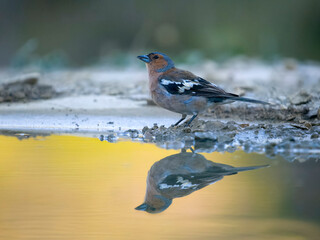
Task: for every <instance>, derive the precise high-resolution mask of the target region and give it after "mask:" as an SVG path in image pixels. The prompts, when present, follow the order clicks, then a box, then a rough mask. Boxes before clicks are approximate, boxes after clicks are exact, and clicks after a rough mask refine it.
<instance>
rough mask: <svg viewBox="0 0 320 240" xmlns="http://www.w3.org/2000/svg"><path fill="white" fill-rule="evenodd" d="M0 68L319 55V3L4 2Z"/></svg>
mask: <svg viewBox="0 0 320 240" xmlns="http://www.w3.org/2000/svg"><path fill="white" fill-rule="evenodd" d="M0 30H1V34H0V52H1V54H0V66H25V65H27V64H29V63H30V62H37V61H41V64H42V65H44V66H46V64H48V65H50V64H54V65H56V66H83V65H88V64H89V65H91V64H95V63H99V62H100V63H101V62H108V61H113V62H114V63H116V62H117V61H119V62H121V59H123V58H124V56H128V55H131V54H132V55H133V54H141V53H148V52H150V51H155V50H157V51H161V52H165V53H167V54H169V55H171V56H174V57H175V58H176V59H178V60H180V61H183V59H186V58H187V57H186V56H190V55H192V56H194V55H195V56H197V57H199V58H212V59H215V60H219V59H226V58H229V57H232V56H235V55H246V56H249V57H259V58H260V57H261V58H264V59H274V58H277V57H292V58H297V59H300V60H310V59H311V60H320V1H319V0H269V1H265V0H219V1H218V0H216V1H213V0H202V1H195V0H175V1H173V0H162V1H147V0H126V1H119V0H105V1H103V0H54V1H53V0H1V1H0Z"/></svg>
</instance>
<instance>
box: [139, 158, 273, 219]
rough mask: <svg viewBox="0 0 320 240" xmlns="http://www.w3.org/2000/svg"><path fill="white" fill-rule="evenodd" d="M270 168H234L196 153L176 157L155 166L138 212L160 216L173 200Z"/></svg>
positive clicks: (151, 169) (150, 172) (148, 178)
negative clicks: (230, 178)
mask: <svg viewBox="0 0 320 240" xmlns="http://www.w3.org/2000/svg"><path fill="white" fill-rule="evenodd" d="M267 166H268V165H264V166H251V167H232V166H229V165H226V164H220V163H214V162H212V161H208V160H207V159H206V158H205V157H204V156H203V155H201V154H197V153H189V152H181V153H179V154H174V155H171V156H168V157H165V158H163V159H161V160H160V161H158V162H156V163H154V164H153V165H152V167H151V168H150V170H149V173H148V177H147V190H146V195H145V200H144V203H143V204H141V205H140V206H138V207H136V208H135V209H136V210H141V211H146V212H148V213H160V212H162V211H164V210H166V209H167V208H168V207H169V206H170V205H171V203H172V200H173V199H174V198H178V197H184V196H187V195H189V194H191V193H193V192H195V191H197V190H200V189H201V188H204V187H206V186H208V185H210V184H212V183H214V182H217V181H219V180H221V179H222V178H223V177H224V176H226V175H233V174H237V173H238V172H242V171H247V170H254V169H258V168H263V167H267Z"/></svg>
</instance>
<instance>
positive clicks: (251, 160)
mask: <svg viewBox="0 0 320 240" xmlns="http://www.w3.org/2000/svg"><path fill="white" fill-rule="evenodd" d="M0 149H1V150H0V238H1V239H117V238H121V239H168V238H172V239H174V238H180V239H195V238H199V237H201V238H203V239H212V238H217V239H235V238H238V239H239V238H241V239H280V238H279V237H281V239H316V238H315V236H319V235H320V234H319V233H320V232H319V230H318V228H317V226H316V225H313V224H312V223H307V222H301V221H298V220H293V219H284V218H280V217H279V215H278V212H279V206H280V202H281V201H282V198H283V194H284V193H283V192H284V189H283V187H282V186H281V184H279V183H277V180H276V178H273V177H272V173H273V169H272V168H268V169H262V170H256V171H250V172H243V173H239V174H237V175H234V176H227V177H225V178H224V179H223V180H221V181H219V182H217V183H215V184H213V185H211V186H208V187H206V188H204V189H202V190H200V191H197V192H195V193H193V194H191V195H189V196H187V197H184V198H177V199H174V200H173V204H172V205H171V206H170V207H169V208H168V209H167V210H166V211H165V212H163V213H160V214H157V215H154V214H148V213H145V212H141V211H136V210H134V208H135V207H136V206H138V205H140V204H141V203H142V202H143V200H144V194H145V189H146V177H147V174H148V171H149V169H150V167H151V166H152V165H153V163H154V162H156V161H159V160H160V159H162V158H164V157H167V156H169V155H172V154H175V153H178V151H174V150H170V151H168V150H164V149H160V148H158V147H156V146H154V145H151V144H141V143H132V142H120V143H117V144H112V143H107V142H100V141H99V140H98V139H93V138H84V137H81V138H80V137H71V136H50V137H46V138H37V139H28V140H23V141H20V140H18V139H16V138H13V137H3V136H1V137H0ZM203 155H204V156H205V157H206V158H207V159H208V160H212V161H215V162H219V163H225V164H229V165H233V166H250V165H262V164H265V163H270V162H268V160H266V159H263V157H261V156H258V155H254V154H245V153H243V152H237V153H234V154H220V153H210V154H203Z"/></svg>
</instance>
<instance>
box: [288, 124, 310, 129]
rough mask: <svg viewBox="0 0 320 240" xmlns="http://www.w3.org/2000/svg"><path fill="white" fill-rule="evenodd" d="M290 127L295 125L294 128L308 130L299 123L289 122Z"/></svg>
mask: <svg viewBox="0 0 320 240" xmlns="http://www.w3.org/2000/svg"><path fill="white" fill-rule="evenodd" d="M290 125H291V126H292V127H295V128H299V129H302V130H308V128H307V127H306V126H304V125H299V124H290Z"/></svg>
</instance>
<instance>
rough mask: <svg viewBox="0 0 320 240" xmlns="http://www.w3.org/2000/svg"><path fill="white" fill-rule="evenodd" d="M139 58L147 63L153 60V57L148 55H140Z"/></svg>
mask: <svg viewBox="0 0 320 240" xmlns="http://www.w3.org/2000/svg"><path fill="white" fill-rule="evenodd" d="M137 58H139V59H140V60H141V61H144V62H145V63H149V62H151V59H150V58H149V57H148V55H140V56H138V57H137Z"/></svg>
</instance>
